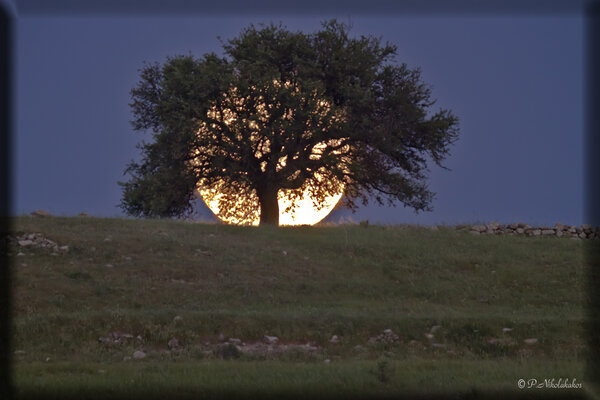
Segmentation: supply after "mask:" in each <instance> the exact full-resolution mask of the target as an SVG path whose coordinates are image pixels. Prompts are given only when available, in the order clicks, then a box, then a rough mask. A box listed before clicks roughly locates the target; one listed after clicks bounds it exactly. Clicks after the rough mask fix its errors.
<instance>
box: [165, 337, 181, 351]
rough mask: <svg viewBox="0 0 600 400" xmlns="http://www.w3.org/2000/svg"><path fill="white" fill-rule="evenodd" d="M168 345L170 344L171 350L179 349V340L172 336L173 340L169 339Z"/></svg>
mask: <svg viewBox="0 0 600 400" xmlns="http://www.w3.org/2000/svg"><path fill="white" fill-rule="evenodd" d="M167 345H168V346H169V349H171V350H173V349H177V348H178V347H179V340H177V339H175V338H171V340H169V343H167Z"/></svg>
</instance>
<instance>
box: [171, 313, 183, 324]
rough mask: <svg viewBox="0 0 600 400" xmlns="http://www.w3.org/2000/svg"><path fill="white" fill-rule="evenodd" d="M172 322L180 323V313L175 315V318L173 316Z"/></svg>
mask: <svg viewBox="0 0 600 400" xmlns="http://www.w3.org/2000/svg"><path fill="white" fill-rule="evenodd" d="M173 322H175V323H176V324H177V323H182V322H183V317H182V316H181V315H176V316H175V318H173Z"/></svg>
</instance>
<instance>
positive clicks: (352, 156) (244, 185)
mask: <svg viewBox="0 0 600 400" xmlns="http://www.w3.org/2000/svg"><path fill="white" fill-rule="evenodd" d="M223 48H224V57H219V56H218V55H216V54H214V53H211V54H205V55H204V56H203V57H202V58H199V59H195V58H194V57H192V56H191V55H188V56H177V57H173V58H168V59H167V61H166V62H165V63H164V64H163V65H159V64H154V65H147V66H146V67H145V68H143V69H142V70H141V80H140V81H139V83H138V85H137V86H136V87H135V88H134V89H133V90H132V92H131V94H132V103H131V104H130V105H131V107H132V110H133V114H134V117H135V118H134V120H133V125H134V128H135V129H136V130H151V131H152V132H153V140H152V141H151V142H149V143H143V144H141V145H140V148H141V150H142V160H141V162H139V163H136V162H132V163H131V164H129V165H128V167H127V169H126V173H129V174H130V180H129V181H128V182H125V183H121V185H122V187H123V199H122V204H121V206H122V208H123V209H124V210H125V211H126V212H127V213H129V214H131V215H136V216H180V215H183V214H185V213H186V212H188V211H190V210H191V207H192V200H193V195H194V191H195V190H196V189H198V188H199V187H202V188H213V189H215V188H216V189H218V190H219V191H220V192H221V194H222V196H221V197H220V200H219V201H220V203H219V204H220V207H219V208H220V210H221V211H220V213H221V214H222V216H227V215H228V216H237V217H239V218H240V219H243V217H244V216H247V215H250V214H252V213H257V212H259V213H260V222H261V224H263V223H268V224H278V218H279V209H278V204H277V194H278V192H279V191H281V190H286V191H287V193H288V194H289V195H290V196H292V198H293V196H301V193H302V191H303V190H308V191H309V192H310V194H311V197H312V198H313V200H314V201H315V202H316V203H317V204H318V203H320V202H321V201H322V200H323V199H324V198H326V196H329V195H332V194H335V193H339V192H340V190H343V193H344V202H345V205H346V206H348V207H350V208H353V209H354V208H356V206H357V201H362V203H365V204H366V203H367V202H368V201H369V199H374V200H375V201H377V202H378V203H381V204H383V203H384V202H387V203H389V204H395V203H397V202H400V203H403V204H404V205H405V206H409V207H412V208H414V209H415V210H417V211H419V210H429V209H430V205H431V200H432V197H433V194H432V193H431V192H430V191H429V190H428V189H427V185H426V182H425V180H426V172H427V169H428V165H427V162H428V160H432V161H433V162H434V163H436V164H437V165H439V166H442V165H441V161H442V160H443V159H444V158H445V157H446V156H447V155H448V154H449V146H450V145H451V144H452V143H453V142H454V141H455V140H456V139H457V137H458V120H457V118H456V117H455V116H454V115H453V114H452V113H451V112H450V111H448V110H443V109H441V110H439V111H437V112H432V111H431V107H432V106H433V104H434V102H435V101H434V100H432V99H431V93H430V89H429V87H428V86H427V85H426V84H425V83H424V82H422V80H421V76H420V71H419V69H410V68H408V67H407V65H406V64H400V65H396V64H394V63H393V58H394V56H395V55H396V47H395V46H394V45H391V44H389V43H386V44H382V42H381V39H378V38H373V37H364V36H363V37H360V38H353V37H350V36H349V35H348V27H347V26H345V25H344V24H340V23H338V22H336V21H329V22H326V23H324V24H323V27H322V30H320V31H318V32H315V33H312V34H305V33H302V32H290V31H288V30H286V29H285V28H284V27H282V26H281V25H279V26H277V25H273V24H271V25H268V26H261V27H260V29H259V28H256V27H255V26H253V25H251V26H250V27H248V28H246V29H244V30H243V31H242V32H241V34H240V35H239V36H238V37H236V38H234V39H230V40H227V41H226V42H225V43H224V44H223ZM240 198H245V199H247V201H245V202H243V203H240V202H239V199H240Z"/></svg>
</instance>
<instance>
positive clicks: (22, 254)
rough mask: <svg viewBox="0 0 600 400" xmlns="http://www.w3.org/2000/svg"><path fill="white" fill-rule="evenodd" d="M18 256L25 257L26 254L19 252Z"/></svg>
mask: <svg viewBox="0 0 600 400" xmlns="http://www.w3.org/2000/svg"><path fill="white" fill-rule="evenodd" d="M17 255H18V256H24V255H25V253H21V252H18V253H17Z"/></svg>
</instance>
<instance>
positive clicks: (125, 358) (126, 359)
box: [123, 356, 131, 361]
mask: <svg viewBox="0 0 600 400" xmlns="http://www.w3.org/2000/svg"><path fill="white" fill-rule="evenodd" d="M129 360H131V357H130V356H125V357H123V361H129Z"/></svg>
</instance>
